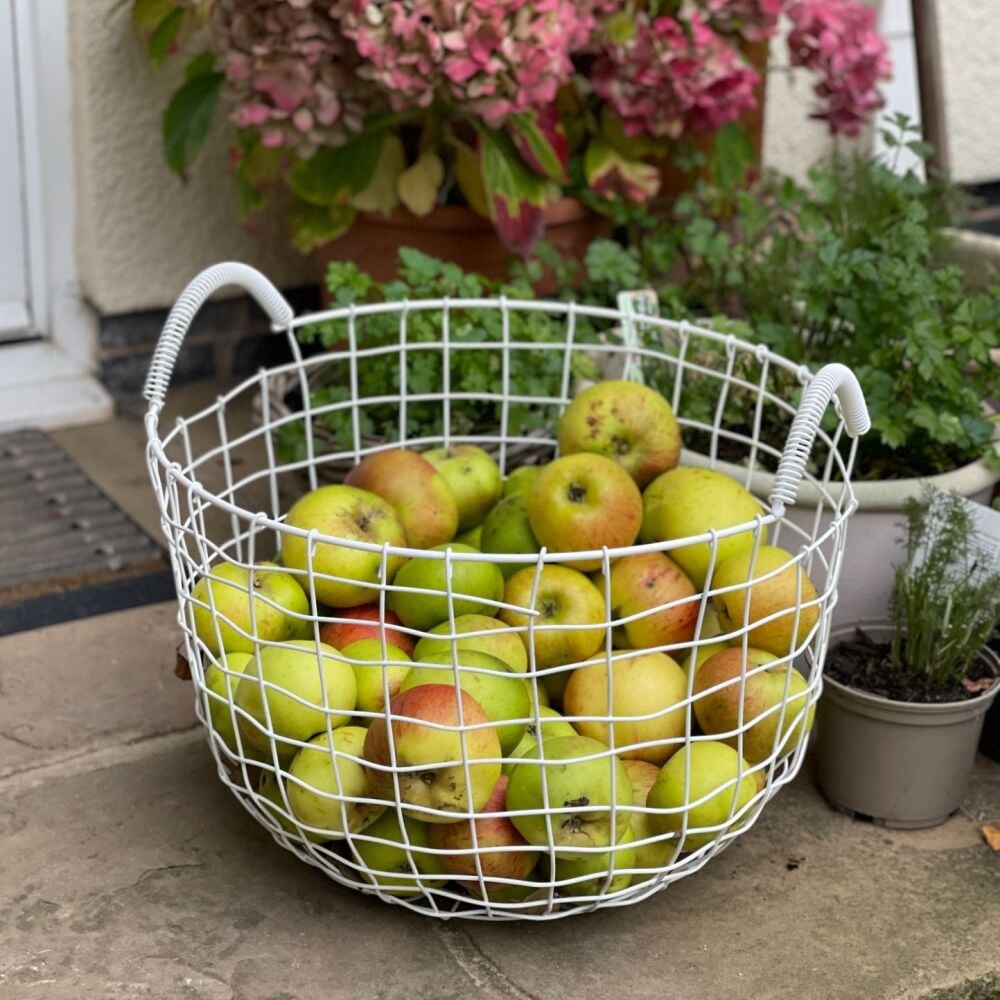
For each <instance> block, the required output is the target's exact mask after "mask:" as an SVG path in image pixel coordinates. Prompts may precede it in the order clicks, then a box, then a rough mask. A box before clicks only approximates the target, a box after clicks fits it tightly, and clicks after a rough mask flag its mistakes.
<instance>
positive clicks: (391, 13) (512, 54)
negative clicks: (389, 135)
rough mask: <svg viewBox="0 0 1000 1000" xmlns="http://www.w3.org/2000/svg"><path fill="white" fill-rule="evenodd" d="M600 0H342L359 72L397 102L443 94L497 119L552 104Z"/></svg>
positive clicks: (420, 102)
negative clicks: (595, 2) (592, 0)
mask: <svg viewBox="0 0 1000 1000" xmlns="http://www.w3.org/2000/svg"><path fill="white" fill-rule="evenodd" d="M592 6H593V5H592V3H577V2H572V0H455V2H450V3H441V2H440V0H338V2H337V3H336V4H335V5H334V10H335V12H336V14H337V16H338V17H339V19H340V23H341V28H342V30H343V33H344V35H345V36H346V37H347V38H349V39H351V40H352V41H353V42H354V44H355V46H356V48H357V52H358V55H359V56H360V57H361V65H360V67H359V70H358V72H359V74H361V75H362V76H363V77H365V78H366V79H368V80H370V81H372V82H373V83H376V84H378V85H379V86H380V87H381V88H383V89H384V90H385V91H386V93H387V94H388V95H389V100H390V102H391V103H392V105H393V107H394V108H395V109H397V110H405V109H407V108H411V107H426V106H428V105H430V104H431V103H432V102H433V101H434V100H436V99H439V100H443V101H445V102H446V103H449V104H452V105H455V106H457V107H458V108H459V109H460V110H462V111H467V112H472V113H475V114H479V115H481V116H482V117H483V119H484V120H485V121H486V122H487V124H489V125H492V126H497V125H500V124H502V122H503V121H504V119H505V118H507V117H508V116H509V115H510V114H511V113H513V112H516V111H522V110H525V109H528V108H535V107H542V106H545V105H547V104H551V103H552V101H553V100H554V99H555V96H556V92H557V90H558V89H559V87H560V86H561V85H562V84H563V83H565V82H566V81H567V80H569V79H570V77H571V76H572V74H573V64H572V61H571V58H570V57H571V55H572V53H573V52H574V51H575V50H577V49H579V48H581V47H582V46H583V45H584V44H585V43H586V42H587V40H588V39H589V37H590V34H591V31H592V30H593V26H594V18H593V13H592Z"/></svg>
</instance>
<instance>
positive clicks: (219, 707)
mask: <svg viewBox="0 0 1000 1000" xmlns="http://www.w3.org/2000/svg"><path fill="white" fill-rule="evenodd" d="M252 659H253V655H252V654H250V653H229V654H228V655H224V656H223V657H222V664H223V667H224V668H225V669H223V667H219V666H216V664H214V663H210V664H209V665H208V667H207V668H206V669H205V687H206V688H207V689H208V690H209V691H210V692H211V694H210V695H209V696H208V717H209V723H210V724H211V726H212V729H214V730H215V732H217V733H218V734H219V736H220V737H221V739H222V742H223V743H225V744H226V746H227V747H228V748H229V751H230V752H231V753H233V754H234V755H238V754H239V747H238V746H237V743H236V731H235V729H234V728H233V714H232V704H233V702H234V701H235V695H236V687H237V685H238V684H239V682H240V677H241V676H242V675H243V671H245V670H246V668H247V664H248V663H250V661H251V660H252ZM213 695H214V696H215V697H213ZM243 749H244V753H246V752H247V751H248V750H249V749H250V748H249V747H244V748H243Z"/></svg>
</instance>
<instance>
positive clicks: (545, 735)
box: [501, 688, 577, 775]
mask: <svg viewBox="0 0 1000 1000" xmlns="http://www.w3.org/2000/svg"><path fill="white" fill-rule="evenodd" d="M539 690H544V688H540V689H539ZM538 717H539V724H540V725H541V729H542V742H543V743H544V742H545V741H546V740H556V739H558V738H559V737H560V736H576V735H577V733H576V730H575V729H574V728H573V727H572V726H571V725H570V724H569V723H568V722H567V721H566V720H565V719H564V718H563V717H562V716H561V715H560V714H559V713H558V712H557V711H556V710H555V709H554V708H548V707H547V706H545V705H539V706H538ZM537 745H538V724H536V723H534V722H529V723H528V725H527V727H526V728H525V730H524V735H523V736H522V737H521V739H520V741H519V742H518V744H517V746H516V747H514V749H513V750H512V751H511V752H510V753H509V754H507V757H508V758H509V759H508V760H506V761H505V762H504V765H503V767H502V768H501V771H502V773H503V774H506V775H509V774H510V772H511V771H513V770H514V765H515V764H516V763H517V761H518V759H519V758H521V757H523V756H525V754H527V753H530V752H531V751H532V750H534V749H535V747H536V746H537Z"/></svg>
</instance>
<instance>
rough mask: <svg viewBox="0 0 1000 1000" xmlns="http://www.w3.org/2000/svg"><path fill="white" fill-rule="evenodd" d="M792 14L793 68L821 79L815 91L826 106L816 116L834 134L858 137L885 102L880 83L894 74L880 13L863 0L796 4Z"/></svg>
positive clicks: (799, 1) (813, 0)
mask: <svg viewBox="0 0 1000 1000" xmlns="http://www.w3.org/2000/svg"><path fill="white" fill-rule="evenodd" d="M788 16H789V17H790V18H791V21H792V30H791V32H790V33H789V36H788V49H789V52H790V55H791V61H792V65H793V66H805V67H808V68H809V69H811V70H812V71H813V72H815V73H818V74H819V76H820V81H819V83H818V84H817V85H816V88H815V89H816V94H817V95H818V96H819V98H820V99H821V101H822V104H821V106H820V108H819V110H818V111H817V112H816V113H815V116H814V117H817V118H822V119H824V120H825V121H826V122H827V124H828V125H829V126H830V130H831V131H832V132H842V133H844V134H845V135H849V136H855V135H857V134H858V133H859V132H860V131H861V128H862V126H863V125H864V124H865V123H866V122H867V121H868V120H869V119H870V118H871V116H872V115H873V114H874V113H875V111H877V110H878V109H879V108H880V107H881V106H882V104H883V99H882V96H881V94H880V93H879V90H878V84H879V82H880V81H882V80H888V79H889V78H890V77H891V76H892V62H891V60H890V59H889V50H888V46H887V45H886V43H885V40H884V39H883V38H882V37H881V36H880V35H879V33H878V31H877V29H876V25H875V10H874V9H873V8H871V7H867V6H866V5H865V4H863V3H861V2H860V0H795V2H793V3H792V4H791V6H790V7H789V9H788Z"/></svg>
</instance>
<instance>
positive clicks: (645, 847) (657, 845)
mask: <svg viewBox="0 0 1000 1000" xmlns="http://www.w3.org/2000/svg"><path fill="white" fill-rule="evenodd" d="M624 763H625V770H626V771H628V776H629V779H630V780H631V782H632V805H634V806H638V807H640V808H642V807H644V806H645V805H646V798H647V796H648V795H649V790H650V789H651V788H652V787H653V785H655V784H656V782H657V780H658V779H659V777H660V769H659V768H658V767H657V766H656V765H655V764H650V763H649V761H645V760H627V761H625V762H624ZM632 833H633V834H634V835H635V841H636V844H635V867H636V868H665V867H666V866H667V863H668V862H669V861H670V858H671V857H672V856H673V853H674V843H675V841H674V839H673V834H663V833H660V832H659V831H658V830H656V829H655V828H654V826H653V824H652V817H651V815H650V814H649V813H647V812H639V811H638V809H637V810H635V811H634V812H633V813H632ZM647 840H648V841H649V843H642V841H647ZM649 877H650V876H648V875H637V876H636V879H637V880H638V879H645V878H649Z"/></svg>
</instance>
